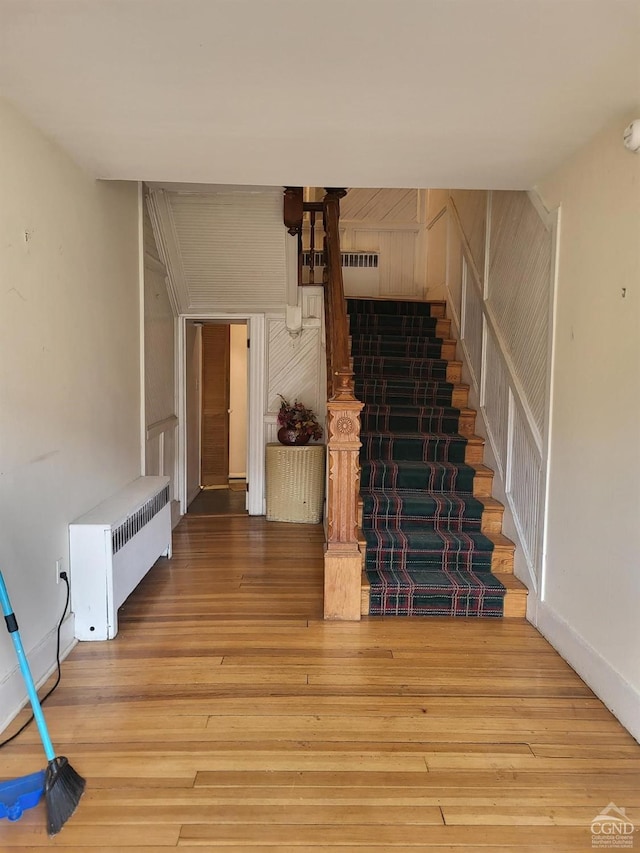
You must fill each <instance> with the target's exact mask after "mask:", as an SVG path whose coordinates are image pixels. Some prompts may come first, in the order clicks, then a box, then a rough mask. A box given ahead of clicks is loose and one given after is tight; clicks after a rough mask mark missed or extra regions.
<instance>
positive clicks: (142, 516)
mask: <svg viewBox="0 0 640 853" xmlns="http://www.w3.org/2000/svg"><path fill="white" fill-rule="evenodd" d="M168 503H169V485H168V484H167V485H166V486H165V487H164V489H162V491H160V492H158V494H157V495H154V496H153V497H152V498H150V499H149V500H148V501H147V502H146V503H145V504H143V505H142V506H141V507H140V509H139V510H138V511H137V512H134V513H133V515H130V516H129V517H128V518H127V519H126V520H125V521H123V522H122V524H120V525H119V526H118V527H115V528H114V529H113V531H112V533H111V548H112V551H113V553H114V554H117V552H118V551H119V550H120V549H121V548H123V547H124V546H125V545H126V544H127V542H128V541H129V540H130V539H133V537H134V536H135V535H136V533H137V532H138V531H139V530H142V528H143V527H144V526H145V524H148V523H149V522H150V521H151V519H152V518H153V517H154V516H155V515H157V514H158V513H159V512H160V510H161V509H162V508H163V507H164V506H166V505H167V504H168Z"/></svg>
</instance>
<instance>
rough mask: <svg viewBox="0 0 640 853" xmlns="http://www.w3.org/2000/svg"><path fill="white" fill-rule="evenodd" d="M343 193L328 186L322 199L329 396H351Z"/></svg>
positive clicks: (333, 397)
mask: <svg viewBox="0 0 640 853" xmlns="http://www.w3.org/2000/svg"><path fill="white" fill-rule="evenodd" d="M344 195H345V190H336V189H330V190H327V194H326V196H325V198H324V202H323V220H324V255H325V301H326V304H327V318H328V323H327V340H328V346H327V353H328V358H330V363H329V364H328V367H329V369H330V373H329V377H328V379H329V399H330V400H355V396H354V393H353V370H352V369H351V365H350V361H349V326H348V322H347V312H346V308H345V302H344V284H343V281H342V259H341V255H340V228H339V222H340V198H341V197H342V196H344Z"/></svg>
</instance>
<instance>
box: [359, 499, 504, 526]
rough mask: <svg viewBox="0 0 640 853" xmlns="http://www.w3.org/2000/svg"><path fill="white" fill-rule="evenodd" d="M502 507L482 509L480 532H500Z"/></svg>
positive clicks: (360, 513) (360, 521) (360, 511)
mask: <svg viewBox="0 0 640 853" xmlns="http://www.w3.org/2000/svg"><path fill="white" fill-rule="evenodd" d="M503 512H504V510H503V509H500V510H498V509H486V508H485V509H484V510H483V512H482V516H481V518H480V528H479V529H480V532H481V533H502V516H503ZM357 517H358V527H362V526H363V518H364V506H363V502H362V498H361V499H360V500H359V501H358V516H357ZM466 529H467V530H472V529H475V528H474V527H473V525H471V524H470V525H469V526H468V527H467V528H466Z"/></svg>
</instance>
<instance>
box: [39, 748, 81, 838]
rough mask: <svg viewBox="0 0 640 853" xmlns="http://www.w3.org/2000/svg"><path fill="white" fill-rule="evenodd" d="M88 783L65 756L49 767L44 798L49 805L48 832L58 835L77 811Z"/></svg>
mask: <svg viewBox="0 0 640 853" xmlns="http://www.w3.org/2000/svg"><path fill="white" fill-rule="evenodd" d="M85 785H86V782H85V780H84V779H83V778H82V776H80V774H79V773H77V772H76V771H75V770H74V769H73V767H72V766H71V765H70V764H69V761H68V759H67V758H65V757H64V755H61V756H59V757H58V756H56V758H54V759H53V761H50V762H49V764H48V766H47V771H46V775H45V783H44V796H45V800H46V803H47V831H48V833H49V835H50V836H51V835H57V834H58V833H59V832H60V830H61V829H62V827H63V826H64V825H65V823H66V822H67V821H68V820H69V818H70V817H71V815H72V814H73V813H74V811H75V810H76V807H77V805H78V803H79V802H80V797H81V796H82V794H83V793H84V788H85Z"/></svg>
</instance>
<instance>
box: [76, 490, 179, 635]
mask: <svg viewBox="0 0 640 853" xmlns="http://www.w3.org/2000/svg"><path fill="white" fill-rule="evenodd" d="M69 551H70V572H71V609H72V610H73V612H74V614H75V633H76V637H77V638H78V640H111V639H113V638H114V637H115V635H116V634H117V633H118V608H119V607H120V606H121V605H122V604H123V602H124V601H125V600H126V599H127V597H128V596H129V595H130V594H131V593H132V592H133V590H134V589H135V588H136V586H137V585H138V584H139V583H140V581H141V580H142V578H143V577H144V576H145V575H146V573H147V572H148V571H149V569H150V568H151V566H153V564H154V563H155V562H156V560H157V559H158V557H160V556H167V557H170V556H171V501H170V499H169V478H168V477H138V479H137V480H134V481H133V482H132V483H130V484H129V485H128V486H126V487H125V488H124V489H122V491H120V492H118V493H117V494H115V495H113V496H112V497H110V498H109V499H108V500H106V501H104V502H103V503H101V504H99V505H98V506H97V507H95V508H94V509H92V510H91V511H90V512H88V513H86V515H83V516H81V517H80V518H77V519H76V520H75V521H74V522H73V523H72V524H70V525H69Z"/></svg>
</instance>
